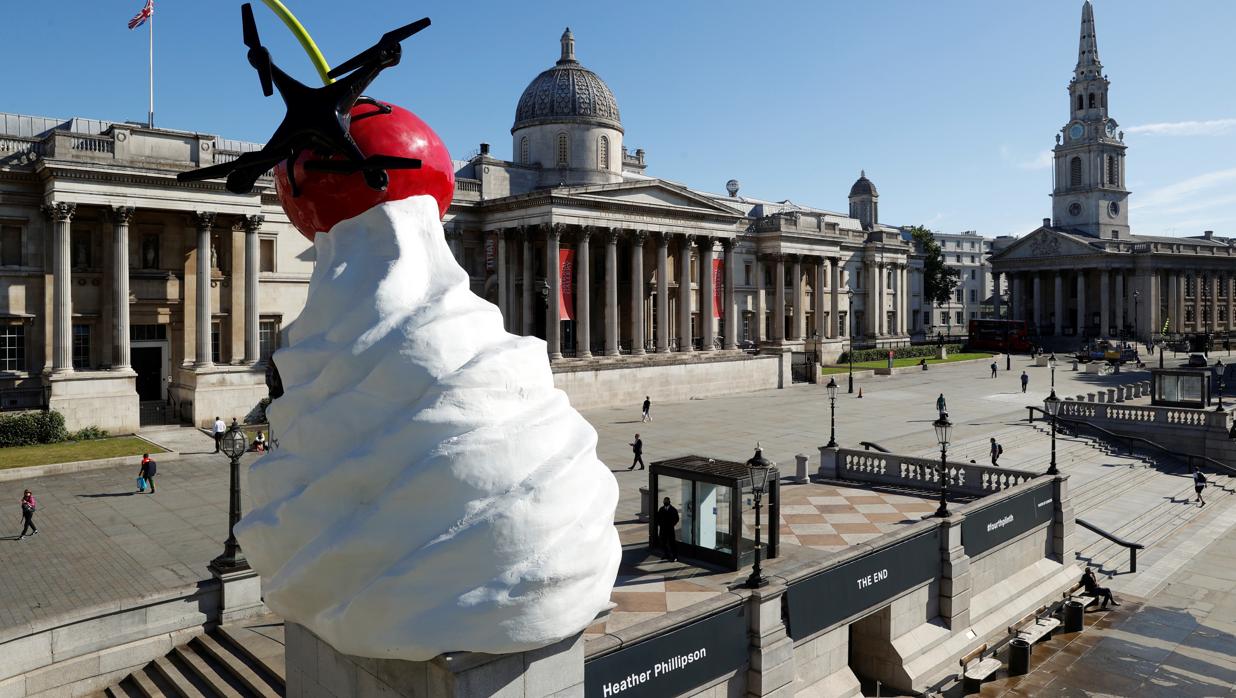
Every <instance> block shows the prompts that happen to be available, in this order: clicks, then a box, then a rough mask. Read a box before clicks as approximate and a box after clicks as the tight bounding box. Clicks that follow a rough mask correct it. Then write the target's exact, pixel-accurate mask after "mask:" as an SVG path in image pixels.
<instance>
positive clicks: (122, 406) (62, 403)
mask: <svg viewBox="0 0 1236 698" xmlns="http://www.w3.org/2000/svg"><path fill="white" fill-rule="evenodd" d="M48 406H49V407H50V408H51V409H53V410H55V411H57V412H59V413H60V414H62V415H64V425H65V427H66V428H68V429H69V430H70V431H74V430H77V429H82V428H84V427H89V426H95V427H99V428H100V429H106V430H107V431H109V432H111V433H113V434H132V433H133V432H135V431H137V430H138V427H139V426H140V422H141V417H140V415H139V414H138V413H139V403H138V400H137V374H136V373H134V372H133V371H81V372H76V371H75V372H73V373H68V374H64V375H53V376H52V377H51V394H50V396H49V397H48Z"/></svg>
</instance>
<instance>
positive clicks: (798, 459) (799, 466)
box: [794, 453, 811, 485]
mask: <svg viewBox="0 0 1236 698" xmlns="http://www.w3.org/2000/svg"><path fill="white" fill-rule="evenodd" d="M794 461H795V463H794V465H795V473H794V482H795V483H797V484H799V485H805V484H807V483H808V482H810V481H811V479H810V478H809V477H807V456H805V455H803V454H801V453H800V454H798V455H796V456H794Z"/></svg>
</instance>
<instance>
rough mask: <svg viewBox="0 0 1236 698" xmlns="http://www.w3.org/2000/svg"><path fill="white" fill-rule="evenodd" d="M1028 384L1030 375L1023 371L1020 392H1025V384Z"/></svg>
mask: <svg viewBox="0 0 1236 698" xmlns="http://www.w3.org/2000/svg"><path fill="white" fill-rule="evenodd" d="M1027 385H1030V376H1027V375H1026V372H1025V371H1022V372H1021V392H1023V393H1024V392H1026V386H1027Z"/></svg>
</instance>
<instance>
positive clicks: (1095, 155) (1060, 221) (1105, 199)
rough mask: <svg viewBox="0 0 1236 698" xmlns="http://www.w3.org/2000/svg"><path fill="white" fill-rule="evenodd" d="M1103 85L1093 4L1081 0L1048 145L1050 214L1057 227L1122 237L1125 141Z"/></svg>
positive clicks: (1125, 211) (1124, 235) (1126, 232)
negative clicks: (1055, 133)
mask: <svg viewBox="0 0 1236 698" xmlns="http://www.w3.org/2000/svg"><path fill="white" fill-rule="evenodd" d="M1109 86H1110V83H1109V82H1108V80H1107V76H1106V75H1104V74H1103V64H1102V63H1100V62H1099V49H1098V41H1097V39H1096V37H1095V31H1094V8H1093V7H1092V6H1091V4H1090V2H1089V0H1087V2H1086V3H1085V5H1083V6H1082V19H1081V39H1080V41H1079V43H1078V48H1077V67H1076V68H1075V69H1074V70H1073V79H1072V80H1070V81H1069V121H1068V123H1066V124H1065V126H1064V128H1063V129H1062V131H1063V134H1064V138H1063V139H1062V140H1060V139H1058V142H1057V144H1056V147H1055V149H1054V151H1053V152H1054V155H1055V168H1056V169H1055V187H1054V188H1053V189H1052V220H1053V222H1054V224H1055V225H1056V226H1057V227H1059V228H1064V229H1066V230H1072V231H1075V232H1078V233H1082V234H1085V235H1091V236H1094V237H1100V238H1107V239H1112V238H1116V239H1128V237H1129V218H1128V206H1127V205H1126V204H1127V202H1128V198H1129V192H1128V190H1127V189H1125V185H1124V182H1125V175H1124V156H1125V149H1126V146H1125V144H1124V134H1123V133H1122V132H1121V131H1120V125H1119V124H1118V123H1117V122H1116V120H1115V119H1113V118H1111V116H1109V114H1108V111H1107V94H1108V87H1109Z"/></svg>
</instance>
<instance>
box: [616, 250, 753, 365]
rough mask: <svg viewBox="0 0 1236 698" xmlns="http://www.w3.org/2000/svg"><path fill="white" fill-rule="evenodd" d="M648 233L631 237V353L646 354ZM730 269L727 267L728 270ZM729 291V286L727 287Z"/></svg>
mask: <svg viewBox="0 0 1236 698" xmlns="http://www.w3.org/2000/svg"><path fill="white" fill-rule="evenodd" d="M647 238H648V231H646V230H636V231H635V233H634V234H633V235H631V353H632V354H633V355H635V356H643V354H644V302H645V294H644V290H645V287H646V285H647V281H646V280H645V279H644V240H646V239H647ZM728 268H729V267H726V269H728ZM726 288H727V290H728V288H729V287H728V286H727V287H726Z"/></svg>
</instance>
